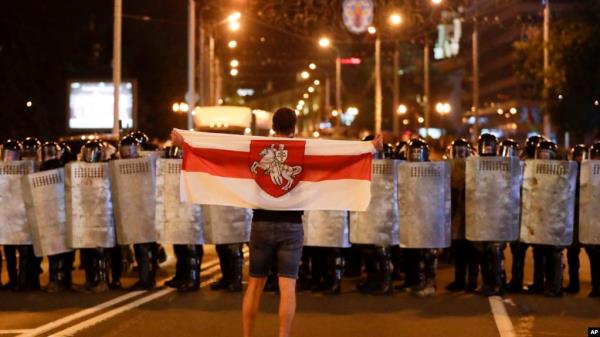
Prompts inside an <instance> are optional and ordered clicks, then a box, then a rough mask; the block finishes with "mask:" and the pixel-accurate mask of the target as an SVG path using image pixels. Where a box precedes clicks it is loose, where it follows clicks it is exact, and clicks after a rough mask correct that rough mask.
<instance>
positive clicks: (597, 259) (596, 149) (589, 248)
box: [569, 142, 600, 297]
mask: <svg viewBox="0 0 600 337" xmlns="http://www.w3.org/2000/svg"><path fill="white" fill-rule="evenodd" d="M589 154H590V159H591V160H600V142H596V143H594V145H592V146H591V147H590V152H589ZM585 252H586V253H587V255H588V258H589V259H590V273H591V279H592V291H590V293H589V295H588V296H589V297H600V245H590V244H588V245H585ZM569 268H570V266H569Z"/></svg>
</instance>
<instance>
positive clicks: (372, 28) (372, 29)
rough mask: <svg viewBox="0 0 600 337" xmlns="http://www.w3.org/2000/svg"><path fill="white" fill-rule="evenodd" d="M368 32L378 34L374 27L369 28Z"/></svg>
mask: <svg viewBox="0 0 600 337" xmlns="http://www.w3.org/2000/svg"><path fill="white" fill-rule="evenodd" d="M367 32H369V34H371V35H373V34H375V33H377V28H375V27H373V26H369V28H367Z"/></svg>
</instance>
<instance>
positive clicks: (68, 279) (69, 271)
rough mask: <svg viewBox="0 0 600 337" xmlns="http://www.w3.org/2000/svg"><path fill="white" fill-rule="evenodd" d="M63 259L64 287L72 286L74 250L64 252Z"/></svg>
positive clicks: (69, 287)
mask: <svg viewBox="0 0 600 337" xmlns="http://www.w3.org/2000/svg"><path fill="white" fill-rule="evenodd" d="M64 261H65V288H66V289H69V290H70V289H71V288H72V287H73V263H74V262H75V251H71V252H68V253H65V254H64Z"/></svg>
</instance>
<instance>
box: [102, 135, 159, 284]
mask: <svg viewBox="0 0 600 337" xmlns="http://www.w3.org/2000/svg"><path fill="white" fill-rule="evenodd" d="M141 150H142V146H141V144H140V142H139V141H138V140H137V139H136V138H135V137H133V136H131V135H128V136H125V137H123V139H121V141H120V142H119V155H120V158H121V159H136V158H139V157H140V151H141ZM146 225H148V224H140V226H139V227H140V228H142V227H145V226H146ZM150 225H151V226H152V227H154V224H150ZM117 239H118V240H120V239H119V238H117ZM144 241H145V240H144ZM133 249H134V255H135V260H136V262H137V265H138V276H139V279H138V281H137V282H136V283H135V284H134V285H133V286H132V287H131V288H130V290H149V289H152V288H154V286H155V284H156V281H155V277H156V266H157V259H156V257H157V252H158V246H157V244H156V242H134V245H133ZM113 283H116V282H115V280H114V275H113Z"/></svg>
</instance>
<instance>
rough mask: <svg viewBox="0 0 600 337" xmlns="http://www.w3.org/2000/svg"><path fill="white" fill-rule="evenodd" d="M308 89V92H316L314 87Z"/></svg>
mask: <svg viewBox="0 0 600 337" xmlns="http://www.w3.org/2000/svg"><path fill="white" fill-rule="evenodd" d="M306 90H308V92H309V93H311V94H312V93H313V92H315V88H313V87H308V89H306Z"/></svg>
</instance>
